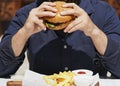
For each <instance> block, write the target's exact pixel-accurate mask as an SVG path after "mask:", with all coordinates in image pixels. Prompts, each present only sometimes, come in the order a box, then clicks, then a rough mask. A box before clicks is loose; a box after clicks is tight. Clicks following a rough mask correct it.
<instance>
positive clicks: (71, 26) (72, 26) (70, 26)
mask: <svg viewBox="0 0 120 86" xmlns="http://www.w3.org/2000/svg"><path fill="white" fill-rule="evenodd" d="M81 22H82V20H81V19H80V18H77V19H75V20H74V21H73V22H71V23H70V24H69V25H68V26H67V28H66V29H65V30H64V32H69V30H70V29H71V28H74V27H75V26H76V25H78V24H80V23H81Z"/></svg>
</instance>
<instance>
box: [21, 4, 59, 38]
mask: <svg viewBox="0 0 120 86" xmlns="http://www.w3.org/2000/svg"><path fill="white" fill-rule="evenodd" d="M54 6H55V4H54V3H52V2H43V3H42V4H41V5H40V6H39V7H37V8H34V9H32V10H31V11H30V13H29V16H28V18H27V20H26V23H25V25H24V26H23V28H22V29H24V31H25V32H26V33H27V34H28V35H29V36H31V35H32V34H34V33H37V32H40V31H42V30H46V26H45V25H44V23H43V19H42V17H44V16H50V17H53V16H55V15H56V12H57V9H55V8H54ZM46 10H47V11H46Z"/></svg>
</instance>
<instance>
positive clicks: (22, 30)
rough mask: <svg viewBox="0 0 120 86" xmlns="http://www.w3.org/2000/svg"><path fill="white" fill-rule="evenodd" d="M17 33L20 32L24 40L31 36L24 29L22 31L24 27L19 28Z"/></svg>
mask: <svg viewBox="0 0 120 86" xmlns="http://www.w3.org/2000/svg"><path fill="white" fill-rule="evenodd" d="M19 32H20V33H21V34H22V35H23V36H24V37H25V38H26V39H28V38H29V37H30V36H31V34H30V33H28V31H27V30H26V29H24V27H23V28H21V29H20V31H19Z"/></svg>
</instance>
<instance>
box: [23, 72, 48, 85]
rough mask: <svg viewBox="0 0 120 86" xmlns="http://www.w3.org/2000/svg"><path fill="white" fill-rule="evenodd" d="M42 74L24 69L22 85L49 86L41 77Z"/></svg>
mask: <svg viewBox="0 0 120 86" xmlns="http://www.w3.org/2000/svg"><path fill="white" fill-rule="evenodd" d="M43 76H44V75H43V74H39V73H36V72H33V71H30V70H26V72H25V76H24V78H23V81H22V86H49V85H48V84H46V82H45V80H44V79H43Z"/></svg>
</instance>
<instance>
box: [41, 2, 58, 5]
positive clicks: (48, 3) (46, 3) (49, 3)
mask: <svg viewBox="0 0 120 86" xmlns="http://www.w3.org/2000/svg"><path fill="white" fill-rule="evenodd" d="M42 5H48V6H56V4H55V3H53V2H43V3H42V4H41V5H40V6H42Z"/></svg>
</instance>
